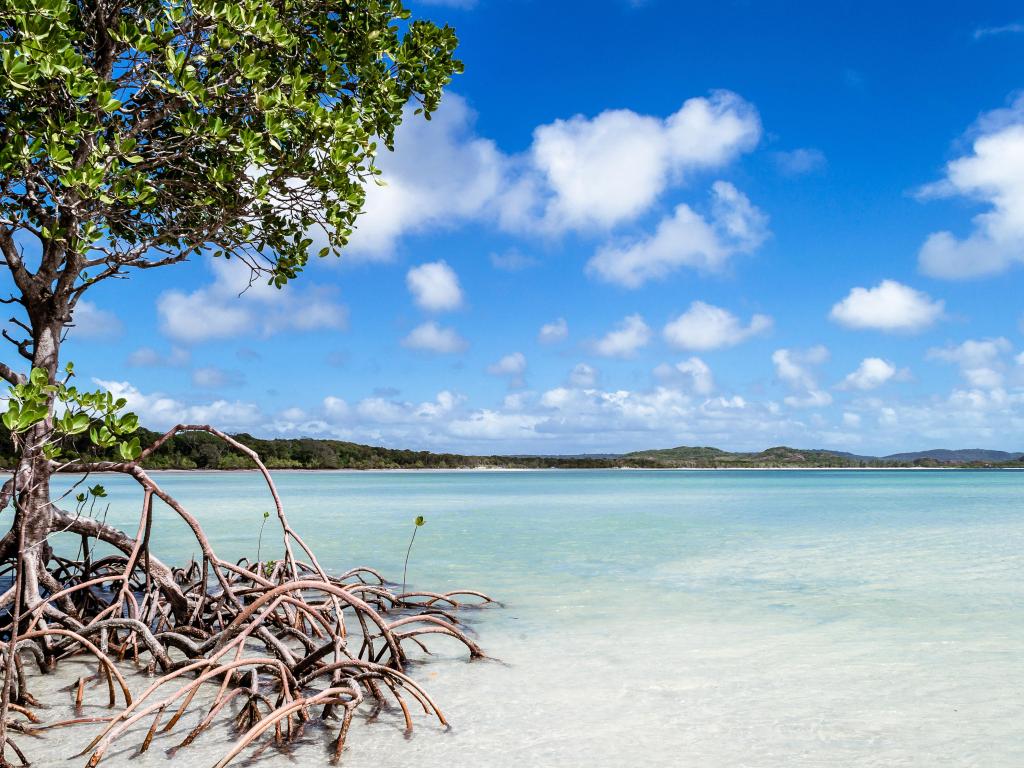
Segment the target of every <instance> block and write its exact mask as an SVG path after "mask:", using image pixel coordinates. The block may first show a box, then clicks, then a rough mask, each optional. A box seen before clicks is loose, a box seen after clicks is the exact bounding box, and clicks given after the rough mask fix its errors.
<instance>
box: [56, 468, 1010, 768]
mask: <svg viewBox="0 0 1024 768" xmlns="http://www.w3.org/2000/svg"><path fill="white" fill-rule="evenodd" d="M276 477H277V480H278V482H279V485H280V489H281V493H282V496H283V498H284V500H285V504H286V507H287V509H288V512H289V516H290V519H291V521H292V523H293V525H294V526H295V527H296V528H297V529H298V530H299V532H300V533H301V534H302V535H304V536H305V537H306V538H307V540H308V541H309V543H311V544H312V545H313V546H314V547H315V548H316V549H317V551H318V555H319V557H320V558H321V561H322V562H323V564H324V565H325V566H327V567H329V568H332V569H342V568H348V567H349V566H352V565H355V564H367V565H372V566H375V567H378V568H380V569H381V570H383V571H384V572H385V573H386V575H388V576H389V577H390V578H392V579H399V580H400V579H401V572H402V560H403V558H404V555H405V547H406V545H407V543H408V537H409V535H410V534H411V532H412V520H413V518H414V517H415V516H416V515H424V516H425V517H426V518H427V524H426V526H425V527H424V528H422V529H420V531H419V533H418V535H417V538H416V544H415V548H414V550H413V553H412V558H411V561H410V567H409V581H410V583H411V584H413V585H415V586H420V587H424V588H429V589H439V590H446V589H454V588H458V587H472V588H475V589H480V590H483V591H485V592H488V593H490V594H492V595H493V596H495V597H496V598H498V599H501V600H503V601H504V602H505V603H506V607H505V608H502V609H494V610H486V611H480V612H478V613H477V614H476V616H475V618H474V620H473V627H474V628H475V630H476V631H477V633H478V636H479V641H480V643H481V644H482V645H483V647H484V648H485V650H487V651H488V652H489V653H490V654H492V655H493V656H495V657H497V658H499V659H500V660H501V662H502V663H496V662H473V663H469V662H466V661H464V660H463V658H462V656H460V655H459V653H458V649H457V648H456V647H455V646H454V645H452V646H446V645H444V641H443V640H442V641H441V643H435V648H436V649H437V650H438V654H439V658H438V659H437V661H436V662H433V663H430V664H427V665H424V666H421V667H418V668H417V669H416V670H415V672H414V674H415V676H416V677H417V678H418V679H420V680H422V681H423V682H424V684H425V685H426V687H427V689H428V690H429V691H430V692H431V694H432V695H433V696H434V697H435V699H436V700H437V701H438V703H439V704H440V705H441V706H442V708H443V709H444V710H445V713H446V715H447V717H448V719H449V720H450V721H451V722H452V724H453V728H452V730H451V731H450V732H443V731H440V730H439V729H438V728H437V727H436V726H435V725H433V724H431V723H430V722H428V721H427V720H426V719H425V718H420V721H421V722H420V724H419V727H418V728H417V730H416V732H415V734H414V735H413V736H412V738H411V739H405V738H404V737H403V735H402V728H401V722H400V720H399V719H397V718H382V719H381V720H379V721H378V722H375V723H372V724H363V723H360V724H358V725H357V726H354V728H353V733H352V735H351V736H350V739H349V744H350V746H349V748H348V749H347V750H346V755H345V760H344V765H346V766H349V767H350V768H364V767H366V766H375V767H376V768H380V767H381V766H397V765H401V766H404V767H405V768H426V767H428V766H431V767H432V766H441V765H457V766H497V767H499V768H501V767H502V766H524V765H526V766H566V765H571V766H575V765H580V766H609V767H612V766H616V767H617V766H632V765H639V766H695V767H696V766H701V767H705V766H759V767H761V766H764V767H768V766H772V767H774V766H778V767H779V768H782V767H783V766H958V767H962V766H1020V765H1024V736H1022V731H1021V726H1020V713H1021V708H1022V704H1024V702H1022V695H1024V610H1022V605H1024V579H1022V578H1021V577H1022V573H1024V554H1022V552H1024V509H1022V501H1024V473H1013V472H970V471H949V472H931V471H929V472H872V471H863V472H828V471H819V472H797V471H778V472H770V471H766V472H726V471H722V472H670V471H664V472H639V471H638V472H634V471H580V472H572V471H561V472H452V473H441V472H436V473H435V472H419V473H402V472H393V473H383V472H381V473H349V472H323V473H297V472H296V473H280V474H278V475H276ZM101 481H102V482H103V483H104V484H105V485H106V486H107V488H108V490H109V491H110V493H111V510H110V513H109V519H110V520H111V521H114V522H117V523H119V524H121V525H124V526H126V527H129V528H131V529H132V530H134V521H135V520H136V519H137V518H136V515H137V509H136V505H137V502H138V496H137V494H136V493H135V491H134V489H133V488H131V486H130V485H129V484H128V483H127V482H125V481H124V480H123V479H121V478H108V477H103V478H102V479H101ZM159 482H161V484H162V485H164V486H165V487H166V488H167V489H168V490H170V491H171V492H172V493H174V494H175V495H177V497H178V498H179V499H180V500H181V501H183V502H184V503H185V504H186V506H188V507H189V509H190V510H191V511H193V512H194V513H196V514H197V515H198V516H199V517H200V519H201V520H202V521H203V524H204V526H205V527H206V530H207V532H208V533H209V535H210V537H211V539H212V540H213V542H214V545H215V547H216V548H217V549H218V551H219V552H220V553H221V555H222V556H231V557H235V556H238V555H242V554H252V553H253V552H254V550H255V548H256V540H257V534H258V530H259V525H260V522H261V520H262V512H263V510H265V509H270V506H269V504H268V500H267V498H266V496H265V494H264V491H263V488H262V486H261V481H260V479H259V477H258V476H256V475H254V474H252V473H237V474H200V473H163V474H161V475H160V476H159ZM271 522H272V521H271ZM274 538H275V536H274V533H273V529H272V527H271V525H269V524H268V527H267V533H266V534H265V535H264V540H263V541H264V544H263V552H264V554H265V556H266V555H267V554H270V552H269V550H270V544H271V542H273V539H274ZM154 541H155V542H156V543H157V546H156V547H155V551H156V553H157V554H158V556H160V557H163V558H165V559H166V560H169V561H170V560H180V559H181V558H182V556H187V555H188V554H189V553H190V552H192V551H194V549H195V547H194V546H193V545H192V544H191V543H189V542H188V539H187V532H186V531H185V529H184V526H183V525H181V524H180V523H179V522H177V521H176V520H174V519H173V513H172V512H171V511H170V510H167V509H166V508H164V509H162V510H161V511H160V514H159V515H158V517H157V523H156V529H155V534H154ZM273 543H275V544H276V542H273ZM87 740H88V736H87V735H86V732H85V731H79V732H77V733H70V732H65V733H62V734H61V735H60V736H59V737H51V743H53V744H54V745H55V746H56V747H59V749H57V750H55V751H54V760H56V752H58V751H61V750H64V749H65V747H67V749H66V751H67V752H70V747H71V746H74V745H78V746H79V747H80V746H81V743H84V741H87ZM214 742H216V740H214ZM218 747H219V745H218V744H217V743H210V742H207V743H205V744H204V743H202V742H201V743H199V744H198V745H197V746H196V747H193V748H191V749H192V750H193V751H192V752H191V754H193V755H195V756H196V757H195V759H196V761H197V764H207V763H209V764H212V763H213V762H214V761H215V754H216V750H217V748H218ZM75 751H77V750H75ZM155 752H156V754H154V753H152V752H151V753H150V754H148V755H147V756H146V759H145V760H142V761H139V762H142V763H145V764H147V765H165V764H168V763H169V761H168V759H167V758H166V757H165V756H164V755H163V753H162V752H160V751H159V750H155ZM131 755H132V752H131V751H125V752H121V753H119V754H118V755H116V756H115V757H114V759H113V760H112V761H111V762H110V763H109V764H118V763H122V764H123V763H124V762H126V761H127V760H128V759H129V758H130V757H131ZM323 755H324V752H323V741H322V740H317V739H315V738H313V739H311V740H310V743H309V744H307V745H305V746H304V747H303V748H301V749H300V750H299V751H298V752H297V753H296V754H293V755H292V756H290V757H287V758H286V757H272V756H270V753H267V756H265V757H264V758H263V759H261V760H260V761H259V764H260V765H270V766H278V765H280V766H284V765H300V764H302V765H304V764H310V763H316V762H319V759H320V758H321V757H322V756H323ZM63 756H66V755H63ZM184 756H185V753H182V755H181V757H184ZM59 762H61V764H66V763H64V761H59ZM43 763H44V764H45V760H44V761H43ZM54 764H56V762H54ZM73 764H74V763H73Z"/></svg>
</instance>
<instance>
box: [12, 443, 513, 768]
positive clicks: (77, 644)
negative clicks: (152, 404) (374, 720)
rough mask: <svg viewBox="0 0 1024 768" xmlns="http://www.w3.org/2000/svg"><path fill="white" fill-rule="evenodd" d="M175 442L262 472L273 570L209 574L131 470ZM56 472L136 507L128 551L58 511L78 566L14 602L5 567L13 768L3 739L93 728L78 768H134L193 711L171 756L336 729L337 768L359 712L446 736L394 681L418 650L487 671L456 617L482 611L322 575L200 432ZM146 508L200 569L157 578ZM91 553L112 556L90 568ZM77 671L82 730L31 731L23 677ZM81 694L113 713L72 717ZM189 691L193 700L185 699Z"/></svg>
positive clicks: (350, 577)
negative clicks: (460, 652)
mask: <svg viewBox="0 0 1024 768" xmlns="http://www.w3.org/2000/svg"><path fill="white" fill-rule="evenodd" d="M187 431H203V432H208V433H210V434H213V435H215V436H217V437H219V438H220V439H222V440H224V441H225V442H227V443H228V444H230V445H231V446H232V447H233V448H235V449H236V450H239V451H241V452H242V453H244V454H246V455H247V456H248V457H249V458H250V459H251V460H252V461H253V463H254V464H255V466H256V467H257V468H258V469H259V470H260V472H261V473H262V475H263V477H264V479H265V481H266V483H267V487H268V490H269V492H270V494H271V496H272V498H273V501H274V505H275V509H276V513H277V520H278V522H279V524H280V527H281V532H282V536H283V544H284V556H283V557H282V558H281V559H278V560H273V561H268V562H250V561H248V560H246V559H242V560H239V561H237V562H228V561H225V560H222V559H220V558H218V557H217V555H216V553H215V552H214V550H213V548H212V546H211V545H210V543H209V541H208V539H207V538H206V535H205V534H204V532H203V530H202V527H201V526H200V525H199V522H198V520H197V519H196V518H195V517H193V516H192V515H191V513H189V512H188V511H187V510H186V509H185V508H184V507H183V506H182V505H181V504H180V503H179V502H178V501H177V500H175V499H174V498H173V497H172V496H170V495H169V494H168V493H166V492H165V491H164V490H163V489H162V488H160V487H159V486H158V485H157V484H156V483H155V482H154V481H153V479H152V478H151V477H150V476H149V475H148V474H147V473H146V472H145V471H144V470H143V469H142V467H141V462H142V461H144V460H145V459H146V458H147V457H148V456H149V455H151V454H152V453H153V452H154V451H155V450H157V449H158V448H159V447H160V446H161V445H162V444H163V443H165V442H166V441H167V440H169V439H170V438H171V437H173V436H174V435H175V434H178V433H180V432H187ZM55 470H59V471H66V472H92V471H114V472H121V473H124V474H127V475H130V476H132V477H134V478H135V479H136V480H137V481H138V483H139V485H140V486H141V488H142V491H143V503H142V510H141V514H140V519H139V528H138V532H137V533H136V535H135V537H134V538H130V537H128V536H127V535H126V534H124V533H122V532H120V531H117V530H116V529H113V528H110V527H108V526H106V525H104V524H102V523H100V522H98V521H96V520H92V519H82V518H78V517H74V516H71V515H69V514H68V513H65V512H62V511H61V510H57V509H55V510H54V514H53V519H54V526H53V527H54V531H65V532H71V533H78V534H79V535H80V536H81V537H82V541H83V547H82V551H83V552H84V557H83V558H82V559H79V560H70V559H67V558H62V557H56V556H54V557H51V558H50V560H49V562H48V563H47V565H46V568H45V569H44V570H42V571H41V572H39V573H37V574H36V576H37V579H36V581H38V583H39V584H40V585H41V589H40V590H39V593H38V594H34V593H33V594H24V593H23V592H22V593H19V592H18V590H19V589H20V588H21V586H22V585H21V582H22V579H21V572H20V569H21V568H22V567H23V566H24V563H23V562H21V561H8V562H7V563H5V564H3V566H2V570H0V578H2V577H3V576H4V572H5V571H7V575H8V576H11V575H14V571H15V570H16V569H17V570H18V574H17V575H18V578H17V580H16V583H15V586H14V587H12V588H11V589H9V590H8V591H7V592H6V593H5V594H4V595H3V596H0V609H3V610H4V611H5V612H6V613H5V615H3V616H0V623H2V621H4V620H5V621H6V626H7V629H6V632H7V636H6V639H5V641H4V642H0V664H2V665H3V668H4V669H5V670H8V669H9V670H10V674H9V675H7V676H6V677H7V678H8V679H7V680H6V681H5V686H4V697H5V698H4V700H3V701H2V702H0V703H2V704H4V705H5V706H4V711H5V712H6V719H5V723H6V729H5V732H4V733H5V735H4V738H5V740H6V746H8V747H10V749H11V750H12V752H13V753H14V755H16V756H17V758H18V759H19V760H20V761H21V762H22V763H23V764H25V765H27V764H28V761H27V759H26V757H25V755H24V754H23V752H22V750H21V749H20V748H19V746H18V745H17V744H16V743H15V740H14V739H12V738H11V736H9V735H7V734H13V733H21V734H27V735H36V734H42V733H44V732H46V731H48V730H51V729H54V728H62V727H67V726H78V725H93V726H99V732H98V733H97V734H96V736H95V738H93V739H92V741H91V742H90V743H89V744H88V746H87V747H86V748H85V749H84V750H83V751H82V752H81V753H80V755H81V756H86V755H88V761H87V763H86V765H87V766H89V768H92V766H95V765H97V764H98V763H99V762H100V761H101V760H102V759H103V757H104V755H105V754H107V753H108V752H109V750H110V749H111V747H112V745H114V744H115V742H118V741H119V740H123V739H125V738H129V737H140V738H141V741H140V743H139V746H138V749H139V751H140V752H145V751H146V750H148V749H149V748H150V746H151V744H152V742H153V739H154V737H155V736H156V735H157V734H158V733H159V734H166V733H169V732H171V731H174V730H175V728H176V727H178V726H179V724H180V723H181V721H182V719H183V716H184V715H185V714H186V713H188V712H192V711H194V710H197V708H198V707H199V705H198V704H197V703H196V700H197V698H198V699H199V700H201V701H202V707H203V708H205V714H204V715H203V716H202V717H201V719H199V721H198V724H196V725H194V726H193V727H192V728H191V730H189V731H188V732H187V733H184V734H183V738H182V740H181V741H180V742H179V743H178V744H177V745H176V746H175V747H173V748H172V751H176V750H178V749H181V748H184V747H187V746H188V745H190V744H192V743H193V742H195V741H196V739H198V738H199V737H200V736H201V735H202V734H203V733H204V732H206V731H208V730H209V729H211V728H213V727H215V726H216V725H217V724H221V725H229V726H231V727H234V728H235V729H236V730H237V731H238V733H239V735H238V738H237V740H236V741H235V742H234V744H233V745H232V746H231V747H230V749H229V750H228V751H227V752H226V753H225V754H224V755H223V757H222V758H221V759H220V761H219V762H218V763H217V764H216V766H217V768H221V767H222V766H225V765H227V764H228V763H230V762H231V761H232V760H234V759H235V758H236V757H238V756H239V755H241V754H243V753H244V752H246V750H249V749H252V748H256V749H263V748H266V747H267V746H270V745H276V746H278V747H284V746H287V745H288V744H290V743H292V742H293V741H294V740H296V739H297V738H298V737H299V735H300V734H301V733H302V730H303V726H304V725H305V724H306V723H309V722H311V721H314V720H316V721H319V722H320V723H321V724H323V725H324V726H326V727H327V728H328V729H335V728H336V736H334V739H333V744H332V749H331V754H332V756H333V759H334V761H337V760H339V759H340V758H341V755H342V751H343V750H344V747H345V741H346V738H347V736H348V733H349V729H350V726H351V723H352V718H353V715H354V714H355V713H356V711H357V710H359V709H360V707H364V706H368V707H372V711H373V712H374V713H377V712H380V711H382V710H391V709H394V710H397V711H400V712H401V716H402V718H403V719H404V724H405V728H406V729H407V730H411V729H412V727H413V718H412V710H411V707H419V708H421V709H422V710H423V712H424V713H425V714H427V715H429V716H432V717H433V718H436V720H437V722H438V723H439V724H440V725H442V726H446V725H447V721H446V720H445V717H444V714H443V713H442V711H441V709H440V708H439V707H438V706H437V704H436V703H435V702H434V701H433V700H432V699H431V698H430V696H429V695H428V694H427V692H426V691H425V690H424V689H423V688H422V687H421V686H420V685H419V684H418V683H417V682H416V681H415V680H413V679H412V678H411V677H409V676H408V675H407V674H406V671H405V670H406V668H407V666H408V657H407V654H406V650H407V649H408V648H409V647H410V646H414V647H416V648H418V649H420V650H423V651H426V645H425V638H427V637H428V636H431V635H444V636H447V637H449V638H452V639H454V640H455V641H457V642H458V643H461V645H462V646H463V647H464V648H465V649H466V651H468V654H469V657H470V658H471V659H479V658H484V653H483V651H482V650H481V649H480V647H479V646H478V645H477V644H476V643H475V642H474V641H473V640H472V639H471V638H470V637H469V636H468V634H467V633H466V631H465V630H464V629H463V628H462V627H461V626H460V625H461V622H460V621H459V619H458V616H457V613H458V612H459V611H460V610H464V609H466V608H472V607H480V606H488V605H495V604H496V603H495V601H493V600H492V599H491V598H489V597H488V596H487V595H484V594H482V593H480V592H473V591H469V590H457V591H453V592H446V593H435V592H423V591H415V592H401V593H398V592H396V591H394V590H392V588H391V586H392V585H389V584H388V583H387V582H386V581H385V580H384V578H383V577H382V576H381V575H380V574H379V573H378V572H377V571H375V570H373V569H372V568H368V567H365V566H361V567H358V568H353V569H352V570H350V571H348V572H346V573H343V574H340V575H329V574H328V573H326V572H325V571H324V569H323V568H322V567H321V566H320V564H319V563H318V562H317V559H316V556H315V555H314V553H313V552H312V550H311V549H310V548H309V547H308V546H307V545H306V544H305V543H304V542H303V541H302V539H301V538H300V537H299V536H298V534H297V533H296V532H295V531H294V530H293V529H292V528H291V526H290V525H289V524H288V520H287V518H286V517H285V514H284V510H283V506H282V504H281V500H280V497H279V495H278V492H277V489H276V487H275V485H274V482H273V479H272V478H271V476H270V473H269V471H268V470H267V468H266V467H265V466H264V464H263V463H262V461H260V459H259V457H258V456H257V455H256V453H255V452H254V451H252V450H250V449H249V448H247V447H246V446H244V445H242V444H240V443H238V442H237V441H235V440H234V439H232V438H231V437H229V436H228V435H225V434H223V433H221V432H219V431H218V430H216V429H213V428H212V427H209V426H206V425H179V426H177V427H175V428H174V429H172V430H170V431H169V432H168V433H166V434H165V435H164V436H162V437H161V438H160V439H159V440H158V441H157V442H156V443H155V444H154V445H153V446H151V447H150V448H148V449H147V450H146V451H144V452H143V454H142V456H140V457H139V459H138V460H136V461H134V462H124V463H118V462H103V463H97V464H88V465H87V464H69V465H65V466H61V467H55ZM154 497H156V498H159V499H161V500H162V501H164V502H165V503H166V504H167V505H168V506H170V507H171V509H173V510H174V511H175V512H177V513H178V515H179V516H180V517H181V518H182V519H183V520H184V521H185V522H186V523H187V524H188V525H189V527H190V528H191V530H192V533H193V535H194V536H195V538H196V541H197V543H198V544H199V548H200V551H201V553H202V556H201V558H198V559H194V560H193V561H191V562H190V563H189V564H188V565H187V566H185V567H178V568H169V567H167V566H165V565H164V564H163V563H161V562H159V561H158V560H157V559H156V558H155V557H153V556H152V555H151V554H150V552H149V539H150V533H151V528H152V503H153V499H154ZM91 539H96V540H100V541H103V542H105V543H107V544H111V545H113V546H114V547H115V548H116V549H118V550H120V552H119V553H118V554H115V555H110V556H106V557H102V558H100V559H97V560H92V559H91V558H90V557H89V551H90V549H89V541H90V540H91ZM296 552H298V553H299V555H298V556H296ZM18 594H22V597H23V599H22V600H20V601H16V599H15V598H16V597H17V595H18ZM21 603H23V606H22V605H20V604H21ZM12 606H14V607H13V608H12ZM15 618H16V619H17V621H15ZM83 656H85V657H91V658H92V660H93V661H94V662H95V663H96V673H95V674H94V675H91V676H84V677H82V678H80V679H79V680H78V681H77V683H75V684H73V685H72V686H70V689H69V692H70V695H71V696H73V700H74V706H75V714H76V715H79V716H76V717H74V718H72V719H69V720H64V721H59V722H51V723H43V722H41V719H40V717H39V715H38V714H37V713H36V712H35V711H34V710H35V708H36V707H37V706H38V702H37V701H36V700H35V699H34V698H33V697H32V695H31V693H30V692H29V689H28V676H27V674H26V672H25V664H26V662H27V661H31V662H34V663H35V664H36V665H37V666H38V668H39V669H40V671H43V672H48V671H51V670H53V669H54V668H55V667H56V666H57V665H58V663H59V662H60V661H62V660H65V659H69V658H75V657H83ZM125 662H132V663H134V664H136V665H140V666H144V667H145V668H146V669H147V670H148V671H150V672H151V673H152V674H153V675H154V677H155V679H154V680H153V681H152V682H151V683H150V684H149V685H148V687H146V688H145V689H144V690H142V691H141V692H138V693H135V694H133V692H132V690H131V687H130V686H129V684H128V682H127V681H126V680H125V678H124V676H123V674H122V671H121V668H122V667H123V665H124V663H125ZM90 683H92V684H100V685H104V686H105V687H106V692H107V702H106V703H107V706H108V707H109V708H110V709H111V710H113V712H112V714H110V715H109V716H104V717H85V716H81V708H82V705H83V699H84V696H85V691H86V687H87V685H88V684H90ZM201 691H202V692H203V693H204V695H203V696H198V694H200V692H201ZM201 713H202V710H201V709H199V710H198V713H197V714H196V717H198V714H201ZM192 719H193V720H194V719H196V718H192ZM143 728H145V730H144V731H143ZM257 745H258V746H257ZM0 746H2V745H0ZM2 764H3V765H6V764H7V762H6V760H3V761H2Z"/></svg>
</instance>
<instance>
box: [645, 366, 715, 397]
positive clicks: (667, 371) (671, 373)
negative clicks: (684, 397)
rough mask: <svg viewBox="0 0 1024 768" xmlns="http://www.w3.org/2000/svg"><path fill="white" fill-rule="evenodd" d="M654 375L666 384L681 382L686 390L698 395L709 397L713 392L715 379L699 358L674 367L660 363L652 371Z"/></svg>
mask: <svg viewBox="0 0 1024 768" xmlns="http://www.w3.org/2000/svg"><path fill="white" fill-rule="evenodd" d="M654 375H655V376H657V377H658V378H659V379H660V380H662V381H666V382H673V381H683V382H685V383H686V384H687V385H688V389H690V390H691V391H692V392H694V393H696V394H698V395H710V394H711V393H712V392H714V391H715V377H714V375H713V374H712V372H711V368H710V367H709V366H708V364H707V363H705V362H704V361H703V360H701V359H700V358H699V357H691V358H690V359H688V360H683V361H681V362H678V363H676V364H675V365H668V364H667V363H662V364H661V365H659V366H658V367H657V368H655V369H654Z"/></svg>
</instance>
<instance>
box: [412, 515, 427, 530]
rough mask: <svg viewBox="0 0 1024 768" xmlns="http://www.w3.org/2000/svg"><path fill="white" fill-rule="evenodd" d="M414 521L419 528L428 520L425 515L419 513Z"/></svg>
mask: <svg viewBox="0 0 1024 768" xmlns="http://www.w3.org/2000/svg"><path fill="white" fill-rule="evenodd" d="M414 522H415V523H416V527H417V528H419V527H420V526H421V525H425V524H426V522H427V521H426V519H425V518H424V517H423V515H417V516H416V520H415V521H414Z"/></svg>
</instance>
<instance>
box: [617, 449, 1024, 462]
mask: <svg viewBox="0 0 1024 768" xmlns="http://www.w3.org/2000/svg"><path fill="white" fill-rule="evenodd" d="M1022 457H1024V453H1008V452H1006V451H992V450H986V449H982V448H965V449H960V450H947V449H937V450H932V451H918V452H914V453H894V454H891V455H889V456H862V455H858V454H855V453H846V452H845V451H829V450H821V449H803V448H790V447H788V446H777V447H775V448H768V449H766V450H764V451H759V452H729V451H723V450H720V449H718V448H708V447H692V446H686V445H681V446H678V447H676V448H662V449H656V450H648V451H634V452H633V453H626V454H623V455H622V458H623V459H626V460H630V461H636V462H640V463H650V464H652V465H655V466H664V467H694V468H700V467H720V468H728V467H737V468H741V467H900V466H906V467H931V466H966V467H969V466H989V465H1006V464H1011V463H1014V462H1019V461H1020V460H1021V459H1022Z"/></svg>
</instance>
